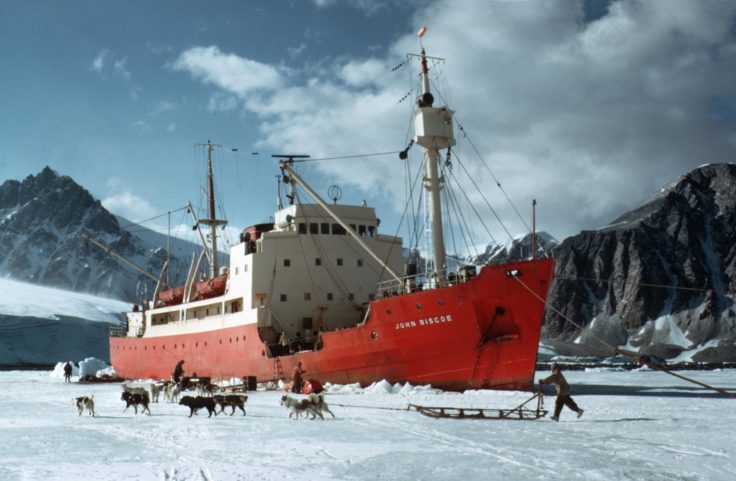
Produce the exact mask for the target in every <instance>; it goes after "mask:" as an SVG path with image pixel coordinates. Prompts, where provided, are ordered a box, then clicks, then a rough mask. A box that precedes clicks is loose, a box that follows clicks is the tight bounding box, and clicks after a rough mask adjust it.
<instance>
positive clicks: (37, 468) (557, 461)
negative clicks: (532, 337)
mask: <svg viewBox="0 0 736 481" xmlns="http://www.w3.org/2000/svg"><path fill="white" fill-rule="evenodd" d="M547 374H548V373H546V372H539V373H538V376H540V377H541V376H546V375H547ZM684 374H685V375H688V376H692V377H695V378H697V379H698V380H701V381H703V382H706V383H709V384H713V385H716V386H719V387H723V388H726V389H729V390H731V391H733V390H736V380H734V376H733V374H734V371H726V370H724V371H698V372H695V371H693V372H685V373H684ZM565 375H566V377H567V379H568V380H569V381H570V383H571V385H572V387H573V397H574V398H575V400H576V401H577V402H578V404H579V405H580V406H581V407H582V408H584V409H585V415H584V416H583V417H582V418H581V419H576V417H575V414H574V413H573V412H572V411H569V410H564V411H563V412H562V416H561V421H560V422H559V423H555V422H552V421H550V420H549V418H545V419H542V420H539V421H491V420H456V419H432V418H428V417H424V416H422V415H421V414H419V413H417V412H415V411H407V410H405V408H406V406H407V399H410V400H411V401H412V402H413V403H415V404H421V405H446V406H454V407H489V408H492V407H506V408H508V407H515V406H516V405H518V404H520V403H521V402H523V401H524V400H526V399H527V398H528V397H529V393H522V392H503V391H467V392H465V393H449V392H441V391H436V390H433V389H429V388H427V387H412V386H401V385H395V386H391V385H390V384H389V383H377V384H376V385H374V386H373V387H372V388H371V389H360V388H359V387H357V386H354V385H348V386H330V391H331V392H330V393H329V394H327V396H326V399H327V402H328V403H329V404H330V408H331V410H332V411H333V412H334V413H335V415H336V416H337V418H336V419H332V418H331V417H329V416H328V417H327V418H326V419H325V420H324V421H320V420H316V421H308V420H304V419H300V420H298V421H294V420H290V419H289V418H288V412H287V410H286V408H284V407H283V406H281V405H280V404H279V399H280V397H281V396H282V395H283V391H258V392H249V393H247V394H248V396H249V399H248V402H247V403H246V410H247V413H248V414H247V416H242V414H239V413H236V414H235V415H234V416H229V415H219V416H217V417H214V416H213V417H212V418H207V415H206V412H205V411H202V412H200V414H199V415H198V416H194V417H192V418H188V417H187V416H188V414H189V413H188V409H187V408H186V407H184V406H180V405H177V404H169V403H166V402H161V403H158V404H152V405H151V411H152V413H153V415H151V416H148V415H140V414H139V415H137V416H136V415H134V414H133V412H132V410H128V412H126V413H122V410H123V407H124V404H123V402H122V401H121V400H120V394H121V388H120V384H119V383H110V384H79V383H76V382H73V383H72V384H64V383H63V380H62V379H61V378H60V376H59V373H55V374H54V375H50V373H49V372H32V371H12V372H0V385H2V387H3V395H2V396H1V397H0V452H1V453H2V463H0V479H1V480H4V481H5V480H9V481H10V480H44V481H49V480H77V479H90V480H108V479H110V480H112V479H114V480H120V479H125V480H212V481H215V480H284V479H286V480H288V479H294V480H375V479H386V480H427V479H432V480H475V479H484V480H485V479H503V480H531V479H538V480H572V479H581V480H606V481H612V480H724V481H725V480H729V481H730V480H732V479H734V478H733V473H734V472H735V471H736V462H735V461H734V456H735V455H736V447H734V442H733V441H734V432H736V414H734V409H733V407H734V405H735V403H736V399H727V398H724V397H723V396H719V395H715V394H711V393H710V392H708V391H705V390H704V389H701V388H698V387H697V386H693V385H691V384H687V383H684V382H683V381H681V380H678V379H676V378H673V377H671V376H667V375H666V374H662V373H658V372H654V371H649V370H641V371H632V372H625V371H610V370H588V371H586V372H573V371H570V372H566V373H565ZM72 380H73V381H76V378H75V377H73V378H72ZM86 394H92V395H94V401H95V410H96V412H97V415H98V417H95V418H92V417H90V416H88V415H87V414H86V413H85V414H83V415H82V416H78V415H77V411H76V409H75V408H74V407H73V405H72V398H73V397H76V396H81V395H86ZM553 404H554V397H553V395H551V394H550V395H548V396H545V407H546V408H547V409H550V408H551V407H552V406H553ZM348 406H359V407H348ZM375 408H383V409H375ZM385 408H395V409H385ZM227 412H229V410H228V411H227Z"/></svg>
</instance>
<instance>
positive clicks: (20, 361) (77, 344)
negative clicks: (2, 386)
mask: <svg viewBox="0 0 736 481" xmlns="http://www.w3.org/2000/svg"><path fill="white" fill-rule="evenodd" d="M0 292H2V293H3V294H2V296H0V365H6V366H7V365H14V366H15V365H27V364H52V363H54V362H55V361H57V360H59V359H83V358H86V357H89V356H94V357H97V358H100V359H103V360H108V359H109V357H110V355H109V344H108V330H109V327H110V326H112V325H113V324H117V323H119V322H121V319H122V316H121V313H122V312H124V311H127V310H128V309H130V305H128V304H126V303H124V302H121V301H117V300H113V299H105V298H102V297H95V296H92V295H89V294H81V293H78V292H70V291H63V290H61V289H53V288H50V287H42V286H36V285H32V284H26V283H23V282H17V281H12V280H9V279H0Z"/></svg>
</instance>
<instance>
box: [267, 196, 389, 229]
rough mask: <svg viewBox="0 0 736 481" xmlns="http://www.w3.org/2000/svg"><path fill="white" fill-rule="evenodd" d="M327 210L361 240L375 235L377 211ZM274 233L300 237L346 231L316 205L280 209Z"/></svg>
mask: <svg viewBox="0 0 736 481" xmlns="http://www.w3.org/2000/svg"><path fill="white" fill-rule="evenodd" d="M330 209H332V211H333V212H334V213H335V214H336V215H337V216H338V217H340V218H341V219H342V220H343V221H344V222H345V223H346V224H348V225H349V226H350V228H352V229H353V231H354V232H355V233H356V234H358V235H359V236H361V237H375V236H376V235H377V234H378V224H379V223H380V221H379V220H378V219H377V218H376V211H375V209H374V208H373V207H368V206H365V205H362V206H360V205H337V204H336V205H331V206H330ZM275 221H276V222H275V230H277V231H295V232H297V233H299V234H334V235H345V234H346V232H345V229H344V228H343V227H342V226H341V225H340V224H338V223H337V222H335V219H333V218H332V217H331V216H330V215H329V214H328V213H327V212H326V211H325V209H324V208H322V207H321V206H319V205H318V204H295V205H290V206H288V207H286V208H285V209H281V210H279V211H277V212H276V215H275Z"/></svg>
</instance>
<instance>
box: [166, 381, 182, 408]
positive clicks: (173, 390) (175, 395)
mask: <svg viewBox="0 0 736 481" xmlns="http://www.w3.org/2000/svg"><path fill="white" fill-rule="evenodd" d="M179 394H181V388H180V387H179V385H178V384H176V383H173V382H172V383H170V384H169V385H168V386H166V391H164V399H166V400H167V401H169V402H170V403H175V402H179Z"/></svg>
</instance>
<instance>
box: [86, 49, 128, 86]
mask: <svg viewBox="0 0 736 481" xmlns="http://www.w3.org/2000/svg"><path fill="white" fill-rule="evenodd" d="M127 61H128V58H127V57H125V58H119V59H115V58H113V53H112V52H111V51H110V50H107V49H103V50H100V51H99V52H98V53H97V56H96V57H95V58H94V59H93V60H92V63H91V64H90V67H89V69H90V70H91V71H92V72H95V73H96V74H97V75H99V76H100V77H101V78H105V77H107V75H108V74H114V75H118V76H120V77H122V78H124V79H126V80H128V79H130V77H131V74H130V71H129V70H128V68H127V67H126V63H127Z"/></svg>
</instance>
